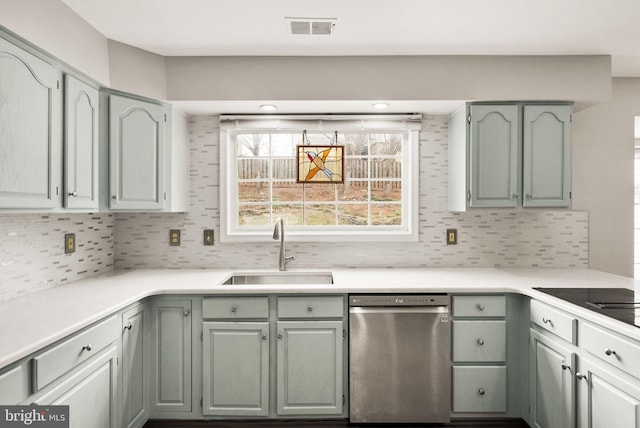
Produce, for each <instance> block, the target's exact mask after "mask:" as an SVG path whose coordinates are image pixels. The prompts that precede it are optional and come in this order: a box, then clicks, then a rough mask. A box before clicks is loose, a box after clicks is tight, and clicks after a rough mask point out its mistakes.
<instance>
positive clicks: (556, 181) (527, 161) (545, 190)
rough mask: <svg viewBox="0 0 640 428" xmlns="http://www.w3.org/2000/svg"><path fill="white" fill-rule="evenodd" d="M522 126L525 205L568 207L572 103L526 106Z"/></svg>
mask: <svg viewBox="0 0 640 428" xmlns="http://www.w3.org/2000/svg"><path fill="white" fill-rule="evenodd" d="M523 127H524V141H523V149H524V164H523V187H524V199H523V202H522V204H523V206H525V207H568V206H569V205H570V198H569V192H570V190H571V183H570V180H571V152H570V150H571V106H570V105H556V106H535V105H532V106H525V107H524V124H523Z"/></svg>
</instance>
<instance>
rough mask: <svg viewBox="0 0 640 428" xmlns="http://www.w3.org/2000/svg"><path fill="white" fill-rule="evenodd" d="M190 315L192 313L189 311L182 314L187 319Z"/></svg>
mask: <svg viewBox="0 0 640 428" xmlns="http://www.w3.org/2000/svg"><path fill="white" fill-rule="evenodd" d="M190 313H191V312H189V311H188V310H187V311H184V312H183V313H182V315H184V316H185V317H188V316H189V314H190Z"/></svg>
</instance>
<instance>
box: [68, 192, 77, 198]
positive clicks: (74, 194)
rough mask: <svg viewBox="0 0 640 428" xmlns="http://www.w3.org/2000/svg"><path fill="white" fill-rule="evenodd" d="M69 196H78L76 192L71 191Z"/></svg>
mask: <svg viewBox="0 0 640 428" xmlns="http://www.w3.org/2000/svg"><path fill="white" fill-rule="evenodd" d="M69 196H73V197H74V198H75V197H77V196H78V192H71V193H69Z"/></svg>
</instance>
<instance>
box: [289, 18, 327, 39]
mask: <svg viewBox="0 0 640 428" xmlns="http://www.w3.org/2000/svg"><path fill="white" fill-rule="evenodd" d="M284 19H286V20H287V21H289V24H290V25H291V34H311V35H331V33H333V31H334V29H335V26H336V24H335V21H336V19H337V18H294V17H288V16H285V18H284Z"/></svg>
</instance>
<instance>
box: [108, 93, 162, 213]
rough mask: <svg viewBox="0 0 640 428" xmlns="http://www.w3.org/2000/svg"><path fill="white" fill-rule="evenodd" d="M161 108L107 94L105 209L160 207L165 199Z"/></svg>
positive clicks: (154, 208) (160, 106) (155, 208)
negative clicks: (107, 188) (107, 134)
mask: <svg viewBox="0 0 640 428" xmlns="http://www.w3.org/2000/svg"><path fill="white" fill-rule="evenodd" d="M164 121H165V114H164V107H163V106H162V105H160V104H153V103H151V102H147V101H142V100H139V99H136V98H128V97H125V96H121V95H115V94H110V95H109V193H108V195H106V196H107V197H109V198H110V200H109V208H110V209H111V210H116V211H117V210H138V211H147V210H161V209H162V208H163V206H164V198H165V182H164V180H165V177H164V172H165V170H164V162H165V130H164V123H165V122H164Z"/></svg>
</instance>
